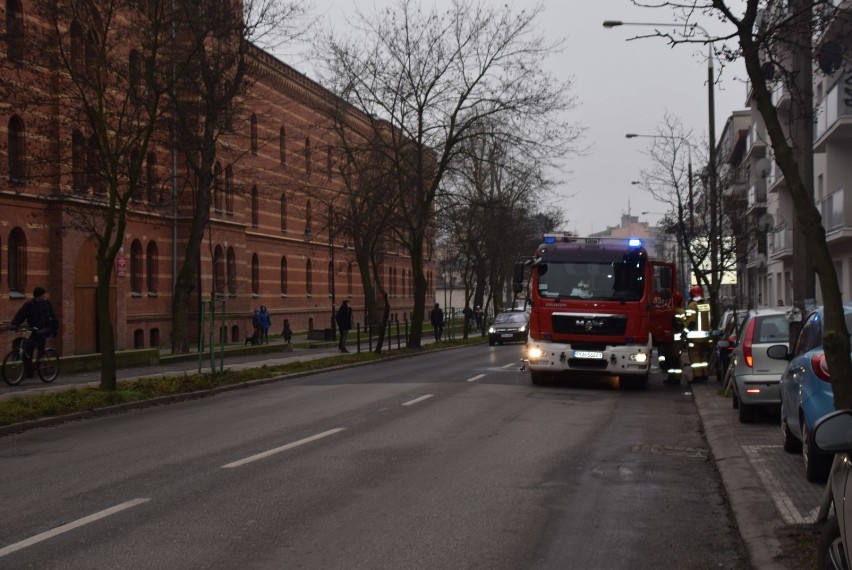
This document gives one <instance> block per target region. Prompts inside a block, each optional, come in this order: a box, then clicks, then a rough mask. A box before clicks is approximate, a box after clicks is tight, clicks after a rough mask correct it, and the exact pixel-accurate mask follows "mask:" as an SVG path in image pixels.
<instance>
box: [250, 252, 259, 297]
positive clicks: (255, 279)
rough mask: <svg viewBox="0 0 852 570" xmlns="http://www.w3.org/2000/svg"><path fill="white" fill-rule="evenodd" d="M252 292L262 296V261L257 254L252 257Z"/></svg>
mask: <svg viewBox="0 0 852 570" xmlns="http://www.w3.org/2000/svg"><path fill="white" fill-rule="evenodd" d="M251 292H252V293H253V294H254V295H260V260H259V259H258V258H257V254H256V253H255V254H253V255H252V256H251Z"/></svg>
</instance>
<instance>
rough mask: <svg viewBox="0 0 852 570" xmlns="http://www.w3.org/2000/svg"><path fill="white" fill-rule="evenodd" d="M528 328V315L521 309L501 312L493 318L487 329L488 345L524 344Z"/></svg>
mask: <svg viewBox="0 0 852 570" xmlns="http://www.w3.org/2000/svg"><path fill="white" fill-rule="evenodd" d="M529 326H530V316H529V313H527V312H526V311H524V310H523V309H511V310H508V311H503V312H502V313H499V314H498V315H497V316H496V317H494V321H493V322H492V323H491V326H489V327H488V344H490V345H491V346H494V345H495V344H503V343H504V342H526V341H527V329H529Z"/></svg>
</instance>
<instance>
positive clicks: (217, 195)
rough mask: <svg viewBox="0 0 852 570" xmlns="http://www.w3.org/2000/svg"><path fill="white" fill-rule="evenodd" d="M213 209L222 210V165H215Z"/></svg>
mask: <svg viewBox="0 0 852 570" xmlns="http://www.w3.org/2000/svg"><path fill="white" fill-rule="evenodd" d="M213 209H214V210H216V211H217V212H220V213H221V212H222V165H221V164H219V163H218V162H217V163H216V166H214V167H213Z"/></svg>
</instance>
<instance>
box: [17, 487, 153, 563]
mask: <svg viewBox="0 0 852 570" xmlns="http://www.w3.org/2000/svg"><path fill="white" fill-rule="evenodd" d="M150 500H151V499H133V500H132V501H127V502H126V503H121V504H120V505H116V506H114V507H110V508H108V509H104V510H103V511H100V512H97V513H95V514H93V515H89V516H87V517H83V518H81V519H78V520H76V521H74V522H70V523H67V524H64V525H62V526H58V527H56V528H54V529H52V530H48V531H46V532H43V533H41V534H37V535H35V536H33V537H30V538H27V539H25V540H22V541H20V542H16V543H15V544H10V545H9V546H6V547H4V548H0V557H3V556H6V555H7V554H12V553H13V552H17V551H18V550H21V549H22V548H27V547H28V546H32V545H34V544H38V543H39V542H43V541H45V540H47V539H49V538H53V537H54V536H59V535H60V534H62V533H65V532H68V531H69V530H74V529H75V528H80V527H81V526H84V525H87V524H89V523H93V522H95V521H97V520H100V519H103V518H106V517H108V516H110V515H114V514H116V513H119V512H121V511H123V510H125V509H129V508H131V507H135V506H136V505H141V504H142V503H147V502H148V501H150Z"/></svg>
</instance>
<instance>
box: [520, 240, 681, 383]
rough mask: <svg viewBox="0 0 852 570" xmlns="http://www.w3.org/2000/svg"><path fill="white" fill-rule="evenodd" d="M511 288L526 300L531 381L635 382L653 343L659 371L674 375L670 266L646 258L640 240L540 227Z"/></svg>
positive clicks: (643, 374) (642, 377) (641, 378)
mask: <svg viewBox="0 0 852 570" xmlns="http://www.w3.org/2000/svg"><path fill="white" fill-rule="evenodd" d="M513 289H514V292H515V295H519V294H521V293H522V292H523V291H524V290H525V289H526V293H527V299H528V302H529V305H530V306H531V307H530V311H531V312H530V327H529V336H528V338H527V345H526V353H525V358H524V366H525V368H526V369H528V370H529V372H530V379H531V381H532V383H533V384H542V383H544V382H546V381H548V380H549V379H550V378H552V377H553V376H555V375H556V374H574V375H582V376H589V375H600V376H603V375H606V376H618V377H619V381H620V382H619V383H620V385H621V386H622V387H631V388H641V387H643V386H644V385H645V384H646V383H647V381H648V375H649V373H650V370H651V360H652V358H654V349H656V351H657V358H658V359H659V362H660V367H661V368H662V369H663V370H664V371H666V372H668V373H669V374H680V350H679V348H678V346H679V345H678V343H677V342H676V340H677V339H676V337H678V336H679V334H680V330H678V327H677V325H676V323H677V320H676V319H675V315H676V313H677V312H678V307H679V305H680V304H681V300H682V298H681V297H680V294H679V293H678V288H677V271H676V266H675V264H674V263H669V262H662V261H656V260H654V259H651V258H650V257H649V255H648V251H647V250H646V249H645V247H644V245H643V243H642V241H641V240H639V239H627V238H607V237H577V236H572V235H570V234H568V233H549V234H545V235H544V243H542V244H541V245H539V246H538V248H537V249H536V252H535V255H534V256H533V257H532V258H530V259H525V260H523V261H520V262H518V263H516V264H515V268H514V275H513Z"/></svg>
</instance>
